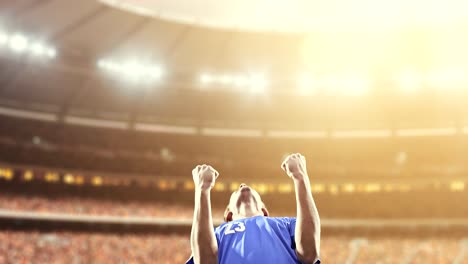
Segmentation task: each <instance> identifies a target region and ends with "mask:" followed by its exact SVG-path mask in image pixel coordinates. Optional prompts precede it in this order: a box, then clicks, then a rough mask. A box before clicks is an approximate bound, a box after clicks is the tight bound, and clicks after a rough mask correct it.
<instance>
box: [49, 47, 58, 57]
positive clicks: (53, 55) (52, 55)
mask: <svg viewBox="0 0 468 264" xmlns="http://www.w3.org/2000/svg"><path fill="white" fill-rule="evenodd" d="M47 56H49V57H51V58H55V57H56V56H57V50H55V49H53V48H49V49H48V50H47Z"/></svg>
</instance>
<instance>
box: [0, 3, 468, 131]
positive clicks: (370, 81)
mask: <svg viewBox="0 0 468 264" xmlns="http://www.w3.org/2000/svg"><path fill="white" fill-rule="evenodd" d="M280 2H281V1H278V2H277V1H275V2H274V4H271V3H270V2H268V5H270V4H271V6H270V8H273V9H275V10H279V9H278V4H279V3H280ZM306 2H307V3H309V4H310V5H316V4H317V5H318V4H319V3H318V2H317V3H316V2H313V4H312V2H310V1H294V2H291V3H288V5H285V6H284V7H285V8H283V9H282V10H281V11H282V13H281V12H280V13H281V14H282V15H284V17H283V16H282V17H281V18H282V19H276V20H275V21H274V22H275V23H282V24H285V25H287V24H288V23H289V22H291V23H292V22H293V21H292V20H289V19H288V18H291V17H292V16H291V14H288V12H289V11H291V10H289V8H293V9H294V10H296V9H301V8H299V7H301V5H303V4H306ZM364 2H365V3H364ZM364 2H363V1H359V3H356V2H353V5H356V6H360V4H362V7H368V6H367V5H371V6H370V7H372V6H374V5H375V4H373V3H374V2H376V3H381V2H382V1H373V2H372V3H371V2H369V1H364ZM415 2H417V3H419V1H415ZM129 3H130V1H117V0H115V1H104V2H101V1H95V0H83V1H59V0H42V1H34V0H21V1H3V2H2V3H0V10H1V11H0V58H1V59H0V104H1V105H4V106H5V105H7V106H9V107H14V108H16V109H21V110H25V109H26V110H31V111H40V112H47V113H50V112H52V113H54V114H56V115H58V118H59V119H61V118H64V117H65V116H68V115H70V116H79V117H83V116H85V117H94V118H101V119H106V120H113V121H126V122H143V123H145V122H146V123H165V124H172V125H174V124H184V125H189V126H190V125H193V124H194V123H195V124H199V123H203V124H205V125H206V126H207V127H210V126H211V127H212V126H214V127H222V128H226V127H229V128H232V127H236V128H255V129H258V128H259V127H260V126H262V127H268V128H281V129H285V128H288V129H291V128H296V129H306V128H307V129H311V130H313V129H334V128H339V129H344V130H347V129H355V128H359V129H373V128H375V129H391V128H415V127H416V128H426V127H428V126H429V127H431V126H435V127H446V126H451V125H453V124H457V125H459V127H461V128H463V126H464V125H466V124H467V120H465V119H464V118H463V117H464V116H466V114H467V112H468V107H467V106H466V104H465V100H464V99H463V98H464V96H465V95H466V91H465V90H466V89H464V88H466V87H467V86H468V77H467V76H468V75H467V74H466V73H467V70H468V65H467V61H468V52H467V50H466V48H465V47H466V46H468V36H467V35H466V34H464V32H466V31H467V29H468V22H467V20H466V17H465V16H458V15H457V14H459V13H460V11H461V10H466V9H464V8H462V6H461V5H463V1H456V0H453V1H448V3H447V1H444V2H443V5H440V4H439V1H432V2H431V5H430V8H426V9H424V10H417V12H416V11H415V10H416V9H414V8H415V7H416V6H417V4H416V5H415V4H414V3H413V4H411V5H403V4H402V1H393V2H392V3H391V6H392V7H393V9H391V8H389V6H385V7H386V8H382V9H386V10H387V11H388V12H390V11H391V10H394V11H395V10H397V11H399V13H398V14H399V15H400V16H401V17H406V18H408V17H412V18H413V20H412V21H409V19H403V20H405V21H403V22H404V23H403V22H401V23H402V24H401V25H400V26H399V27H391V28H387V27H381V28H379V30H378V31H375V30H374V31H372V30H371V31H369V30H366V29H365V28H364V26H360V27H356V28H353V29H352V30H344V31H343V30H337V29H333V28H331V29H330V28H329V29H326V30H324V29H311V30H308V31H307V32H294V33H291V32H289V30H286V31H288V32H282V33H280V32H278V31H281V30H279V29H278V30H274V31H271V30H267V31H265V32H258V31H256V30H253V31H252V30H249V29H245V30H244V28H243V27H240V28H237V29H233V28H231V27H229V26H219V27H212V26H210V25H205V23H204V22H203V20H202V19H197V17H198V18H199V17H201V16H203V17H204V18H205V19H207V20H212V19H214V17H217V18H216V19H220V20H221V19H229V18H228V17H226V16H223V14H222V12H221V11H219V12H218V10H217V9H216V7H217V5H218V4H217V3H216V1H205V2H204V3H209V4H210V5H209V7H212V8H202V7H203V6H204V7H207V6H206V5H203V3H202V2H200V3H199V2H197V5H200V6H199V10H198V11H200V12H201V11H203V12H209V16H208V15H206V14H205V13H200V12H196V11H197V9H193V8H191V9H190V10H191V11H190V12H191V13H192V15H193V16H194V17H192V18H186V17H184V15H183V10H172V9H171V8H176V7H177V6H178V5H177V3H178V1H158V3H157V4H155V3H154V2H152V1H138V3H139V5H138V6H136V7H135V6H134V4H135V1H133V2H131V3H132V6H134V8H131V7H130V6H129ZM223 3H225V2H223ZM245 3H246V1H229V3H228V4H232V5H238V8H240V9H239V10H241V9H242V10H243V8H244V7H242V6H243V5H246V4H245ZM256 3H258V6H256V7H255V8H257V9H259V10H262V8H264V5H266V2H265V1H260V2H256ZM184 4H186V5H192V6H193V5H194V4H193V3H188V2H184ZM335 4H337V3H336V2H329V1H327V3H325V2H324V3H323V5H324V6H323V8H324V9H323V10H324V12H325V11H326V12H325V13H324V14H329V15H330V17H334V18H336V19H338V20H340V21H341V19H343V21H341V22H340V23H339V24H340V25H350V21H355V20H352V19H350V18H349V17H348V16H347V14H348V12H342V13H340V14H341V15H342V16H332V14H330V13H329V11H330V12H332V11H333V10H334V11H333V12H338V11H339V10H341V9H338V8H331V6H333V5H335ZM253 5H254V4H252V6H250V7H252V8H253ZM295 5H297V6H295ZM328 5H329V7H330V8H326V6H328ZM389 5H390V4H389ZM180 6H182V5H180ZM70 7H72V8H70ZM228 7H229V6H228ZM241 7H242V8H241ZM345 7H346V6H343V8H345ZM374 7H375V6H374ZM142 8H146V9H147V10H153V11H154V10H156V11H155V12H156V13H157V14H156V15H148V14H146V13H144V12H143V14H142V13H141V12H136V13H135V12H127V11H128V9H131V11H132V10H133V11H135V9H136V10H137V11H138V10H142ZM194 8H195V7H194ZM227 9H229V8H227ZM232 9H234V6H233V7H232ZM358 9H359V8H358ZM239 10H237V11H239ZM265 10H267V9H265ZM288 10H289V11H288ZM306 10H309V11H310V10H311V9H310V7H309V9H306V8H304V11H306ZM318 10H322V9H313V8H312V11H310V12H311V13H310V12H309V13H307V12H306V13H307V14H308V17H309V19H317V20H318V19H320V18H319V17H317V16H311V15H310V14H315V13H317V12H318ZM371 10H372V8H371ZM405 10H406V13H405V12H403V11H405ZM230 11H233V12H232V14H236V13H238V12H234V10H230ZM270 11H271V10H270ZM352 11H355V13H353V12H349V13H353V14H354V15H358V14H359V12H358V10H352ZM449 11H450V12H449ZM456 11H457V12H456ZM180 12H182V13H180ZM291 12H292V11H291ZM340 12H341V11H340ZM395 12H396V11H395ZM273 13H274V12H273ZM292 13H294V12H292ZM447 13H450V16H448V15H447ZM167 14H174V17H178V18H180V17H183V19H172V18H173V16H172V15H170V16H167ZM246 14H247V13H246ZM269 14H271V12H270V13H269ZM298 14H302V13H300V12H299V13H298ZM378 14H379V12H377V11H376V13H375V17H373V18H369V17H368V18H364V17H362V19H364V20H366V19H368V20H369V21H368V22H369V23H366V25H379V23H378V22H379V21H380V20H384V18H385V16H380V15H378ZM413 15H414V16H413ZM327 16H328V15H327ZM273 17H274V16H273ZM295 17H296V18H297V19H300V18H301V17H302V16H301V15H297V14H296V15H295ZM243 18H245V19H246V20H245V21H243V22H245V23H248V24H249V25H252V26H253V27H254V26H255V23H250V22H249V20H248V19H247V18H246V17H243ZM258 18H259V19H261V17H258ZM322 18H323V17H322ZM417 18H419V20H418V19H417ZM423 18H425V19H423ZM265 19H267V17H265ZM268 19H270V18H268ZM324 19H325V18H324ZM304 21H305V20H304ZM304 21H302V22H304ZM366 21H367V20H366ZM388 21H393V20H388ZM337 23H338V22H337ZM392 23H393V22H392ZM208 24H210V23H208ZM216 24H220V25H223V23H222V22H218V21H217V22H216ZM304 24H307V23H305V22H304ZM269 28H274V26H269ZM300 31H302V30H300ZM215 109H216V110H215ZM397 120H398V121H397ZM108 124H109V123H108Z"/></svg>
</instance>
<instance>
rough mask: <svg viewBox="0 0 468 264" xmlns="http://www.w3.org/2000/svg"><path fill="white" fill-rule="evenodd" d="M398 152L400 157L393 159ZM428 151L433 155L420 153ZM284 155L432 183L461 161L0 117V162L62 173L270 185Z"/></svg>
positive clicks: (328, 171) (350, 172)
mask: <svg viewBox="0 0 468 264" xmlns="http://www.w3.org/2000/svg"><path fill="white" fill-rule="evenodd" d="M441 140H442V141H441ZM402 148H404V154H403V157H404V158H401V156H402V155H400V154H401V153H402ZM428 148H429V149H431V148H432V149H437V151H436V152H434V151H421V149H423V150H426V149H428ZM291 152H301V153H302V154H304V155H305V156H306V157H307V158H308V160H309V161H310V164H309V168H311V169H313V171H314V172H315V175H316V177H323V178H327V179H330V177H338V178H343V177H356V178H365V177H394V176H395V175H405V177H410V178H411V177H427V176H428V175H429V176H434V175H435V176H438V177H440V176H441V174H444V173H450V172H452V173H454V172H457V173H460V174H463V172H466V171H467V168H466V166H464V164H465V160H463V157H464V156H466V154H468V153H467V152H466V148H463V147H461V146H460V144H459V141H457V138H453V139H437V140H428V141H421V140H418V141H411V142H403V143H402V145H401V146H400V145H399V144H393V143H392V141H391V140H381V141H379V142H378V144H376V142H374V141H372V140H369V141H366V142H364V143H363V141H356V140H351V141H343V140H338V141H330V140H327V141H310V140H299V139H296V140H294V139H262V138H260V139H259V138H232V137H229V138H226V137H207V136H198V135H175V134H157V133H143V132H135V131H127V130H116V129H114V130H113V129H102V128H92V127H82V126H74V125H63V124H58V123H49V122H40V121H31V120H19V119H15V118H8V117H5V118H3V117H2V124H1V126H0V161H2V162H9V163H13V164H27V165H37V166H46V167H56V168H64V169H77V170H91V171H105V172H117V173H134V174H149V175H173V176H183V175H187V174H188V175H189V174H190V171H191V169H193V167H194V166H195V165H197V164H199V163H209V164H211V165H214V166H215V167H216V168H217V169H218V170H219V171H220V173H221V174H222V175H223V177H225V178H228V177H229V178H234V179H239V178H242V177H243V178H244V179H248V178H252V177H255V178H257V179H261V178H262V179H272V177H275V176H276V175H278V177H280V176H281V175H282V173H281V170H280V169H279V165H278V164H280V163H281V160H282V158H283V157H284V155H286V154H287V153H291ZM246 153H249V154H251V155H254V156H255V159H252V158H250V155H246ZM398 157H400V158H398ZM407 161H409V162H407ZM448 167H450V168H451V170H450V171H448V170H447V168H448ZM422 175H424V176H422Z"/></svg>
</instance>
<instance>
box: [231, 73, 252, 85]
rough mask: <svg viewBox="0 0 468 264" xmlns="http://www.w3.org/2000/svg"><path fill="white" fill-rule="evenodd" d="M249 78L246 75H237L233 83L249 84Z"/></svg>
mask: <svg viewBox="0 0 468 264" xmlns="http://www.w3.org/2000/svg"><path fill="white" fill-rule="evenodd" d="M247 82H248V80H247V78H246V77H245V76H241V75H240V76H235V77H234V80H233V83H234V85H235V86H245V85H246V84H247Z"/></svg>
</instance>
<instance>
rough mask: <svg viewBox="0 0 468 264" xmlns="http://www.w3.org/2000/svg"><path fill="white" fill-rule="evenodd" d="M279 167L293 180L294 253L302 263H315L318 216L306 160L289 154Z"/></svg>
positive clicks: (317, 248)
mask: <svg viewBox="0 0 468 264" xmlns="http://www.w3.org/2000/svg"><path fill="white" fill-rule="evenodd" d="M281 168H282V169H283V170H284V171H285V172H286V173H287V174H288V176H289V177H291V179H293V181H294V187H295V190H296V207H297V218H296V230H295V242H296V254H297V257H298V259H299V260H300V261H301V262H302V263H304V264H309V263H310V264H315V263H317V261H318V260H319V255H320V217H319V214H318V210H317V207H316V206H315V202H314V198H313V197H312V192H311V189H310V181H309V176H308V174H307V168H306V160H305V158H304V156H302V155H301V154H299V153H297V154H292V155H289V156H288V157H287V158H286V159H285V160H284V162H283V164H282V165H281Z"/></svg>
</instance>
